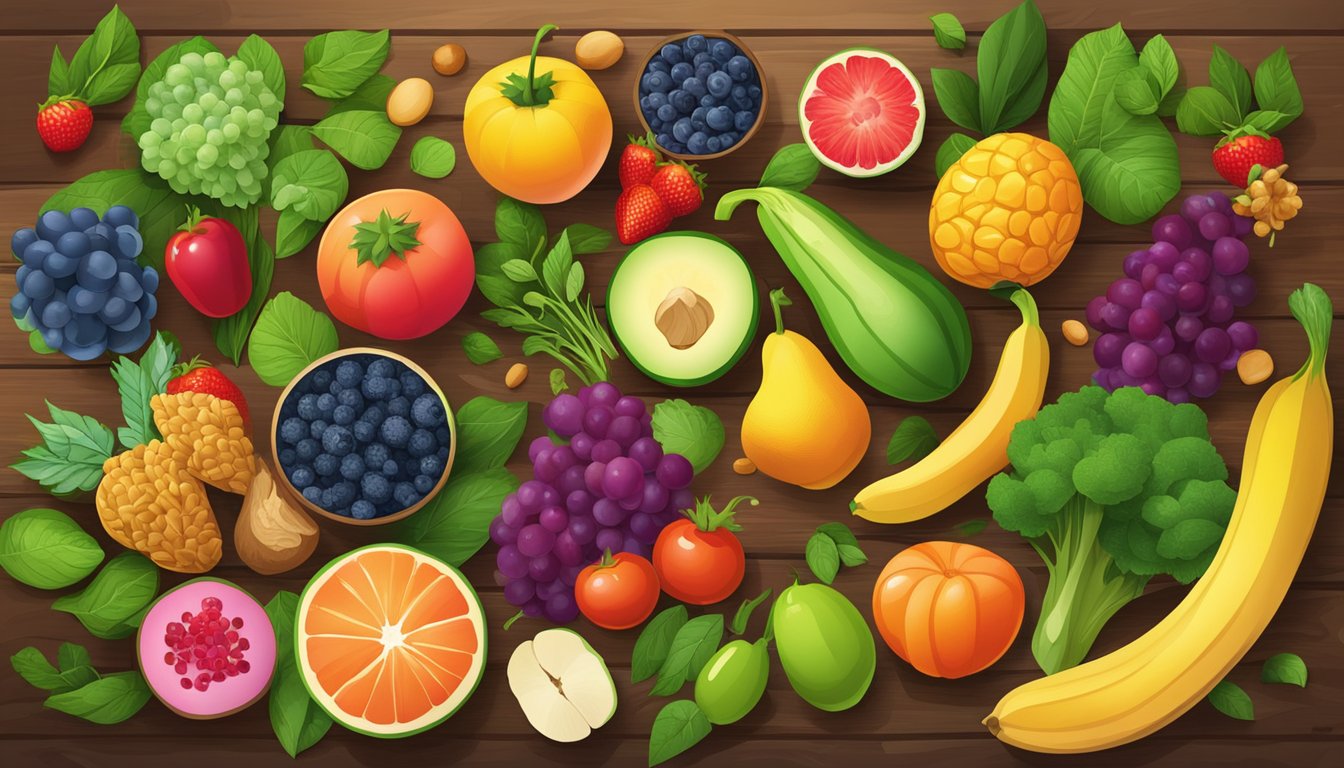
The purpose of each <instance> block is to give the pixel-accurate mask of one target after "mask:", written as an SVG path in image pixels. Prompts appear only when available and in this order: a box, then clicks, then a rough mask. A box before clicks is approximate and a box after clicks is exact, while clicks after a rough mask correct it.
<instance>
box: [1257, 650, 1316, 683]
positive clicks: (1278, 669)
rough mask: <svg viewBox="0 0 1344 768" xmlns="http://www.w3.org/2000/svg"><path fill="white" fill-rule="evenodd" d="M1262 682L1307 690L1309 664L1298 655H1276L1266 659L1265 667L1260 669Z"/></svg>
mask: <svg viewBox="0 0 1344 768" xmlns="http://www.w3.org/2000/svg"><path fill="white" fill-rule="evenodd" d="M1260 682H1262V683H1285V684H1287V685H1296V686H1297V687H1298V688H1306V687H1307V663H1306V662H1305V661H1303V660H1302V657H1301V656H1298V655H1297V654H1296V653H1276V654H1274V655H1273V656H1270V657H1269V658H1268V659H1265V666H1264V667H1262V668H1261V669H1260Z"/></svg>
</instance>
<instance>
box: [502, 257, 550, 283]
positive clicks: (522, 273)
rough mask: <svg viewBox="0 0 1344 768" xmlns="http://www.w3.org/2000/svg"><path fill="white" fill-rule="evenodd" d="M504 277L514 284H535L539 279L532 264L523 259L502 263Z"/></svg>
mask: <svg viewBox="0 0 1344 768" xmlns="http://www.w3.org/2000/svg"><path fill="white" fill-rule="evenodd" d="M502 271H503V272H504V276H505V277H507V278H509V279H510V280H512V281H513V282H515V283H535V282H537V281H539V280H540V279H541V278H540V277H539V276H538V275H537V270H536V268H535V267H533V266H532V264H531V263H530V262H528V261H526V260H524V259H513V260H512V261H506V262H504V265H503V267H502Z"/></svg>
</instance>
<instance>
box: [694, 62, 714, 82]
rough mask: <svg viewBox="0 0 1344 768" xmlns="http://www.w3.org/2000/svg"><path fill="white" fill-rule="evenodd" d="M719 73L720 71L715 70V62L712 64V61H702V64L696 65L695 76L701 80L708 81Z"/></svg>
mask: <svg viewBox="0 0 1344 768" xmlns="http://www.w3.org/2000/svg"><path fill="white" fill-rule="evenodd" d="M717 71H718V70H717V69H715V68H714V62H712V61H702V62H700V63H699V64H696V65H695V72H694V74H695V76H696V77H698V78H700V79H701V80H705V79H707V78H708V77H709V76H710V75H712V74H714V73H715V72H717Z"/></svg>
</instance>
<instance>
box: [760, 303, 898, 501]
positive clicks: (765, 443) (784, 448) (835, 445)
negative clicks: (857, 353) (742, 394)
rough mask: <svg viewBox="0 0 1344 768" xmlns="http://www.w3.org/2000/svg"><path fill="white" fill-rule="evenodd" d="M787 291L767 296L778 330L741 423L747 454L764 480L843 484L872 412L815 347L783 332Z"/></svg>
mask: <svg viewBox="0 0 1344 768" xmlns="http://www.w3.org/2000/svg"><path fill="white" fill-rule="evenodd" d="M792 303H793V302H791V301H789V299H788V297H786V296H785V295H784V291H783V290H782V289H776V290H774V291H771V292H770V304H771V305H772V307H773V308H774V311H775V332H774V333H772V334H770V336H769V337H768V338H766V340H765V345H764V346H763V347H762V349H761V386H760V388H759V389H758V390H757V391H756V396H755V397H753V398H752V399H751V404H750V405H748V406H747V413H746V415H745V416H743V417H742V450H743V452H744V453H746V454H747V458H749V459H751V460H752V462H753V463H755V464H756V467H757V468H758V469H759V470H760V471H761V472H764V473H765V474H767V475H769V476H771V477H773V478H775V479H776V480H782V481H784V482H786V483H792V484H794V485H800V486H802V487H804V488H812V489H820V488H830V487H831V486H833V485H835V484H836V483H838V482H840V481H841V480H843V479H845V476H847V475H848V474H849V473H850V472H851V471H853V469H854V467H855V466H856V465H858V463H859V460H860V459H862V458H863V454H864V453H866V452H867V451H868V441H869V440H870V439H871V438H872V436H873V426H872V422H870V421H869V419H868V408H867V406H865V405H864V404H863V399H862V398H860V397H859V395H858V393H857V392H855V391H854V390H852V389H850V388H849V387H848V386H847V385H846V384H845V382H844V381H843V380H842V379H841V378H840V377H839V376H838V375H837V374H836V372H835V370H834V369H833V368H831V366H830V364H829V363H827V362H826V358H825V356H823V355H822V354H821V350H819V349H817V345H816V344H813V343H812V342H811V341H808V340H807V338H805V337H803V336H800V335H799V334H797V333H794V332H793V331H786V330H784V320H783V316H782V314H781V312H780V307H782V306H787V305H789V304H792Z"/></svg>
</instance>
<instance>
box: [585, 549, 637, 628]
mask: <svg viewBox="0 0 1344 768" xmlns="http://www.w3.org/2000/svg"><path fill="white" fill-rule="evenodd" d="M574 601H575V602H576V603H578V604H579V610H580V611H582V612H583V615H584V616H586V617H587V618H588V620H589V621H591V622H593V623H594V624H596V625H597V626H599V627H602V628H603V629H629V628H631V627H633V626H636V625H638V624H639V623H641V622H643V621H644V620H645V619H647V618H649V614H651V613H653V608H654V606H656V605H658V574H656V573H654V571H653V564H652V563H650V562H649V561H648V560H645V559H644V558H642V557H640V556H639V555H636V554H633V553H630V552H617V553H616V554H614V555H613V554H611V550H607V551H606V553H604V554H603V555H602V559H601V560H600V561H599V562H596V563H593V564H592V565H590V566H588V567H587V568H584V569H583V570H582V571H580V572H579V578H578V579H577V580H576V581H575V582H574Z"/></svg>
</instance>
